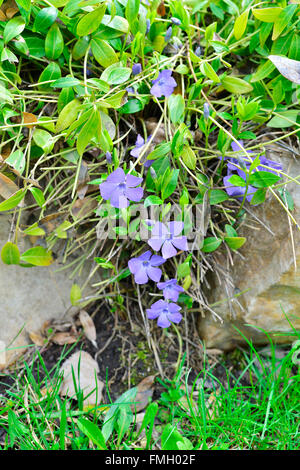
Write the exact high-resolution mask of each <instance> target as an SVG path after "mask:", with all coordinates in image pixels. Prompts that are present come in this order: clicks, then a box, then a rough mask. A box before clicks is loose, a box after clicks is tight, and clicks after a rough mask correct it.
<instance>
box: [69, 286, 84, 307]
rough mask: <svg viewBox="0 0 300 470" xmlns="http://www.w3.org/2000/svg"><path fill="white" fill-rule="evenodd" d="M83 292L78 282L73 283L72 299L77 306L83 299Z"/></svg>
mask: <svg viewBox="0 0 300 470" xmlns="http://www.w3.org/2000/svg"><path fill="white" fill-rule="evenodd" d="M81 297H82V293H81V289H80V286H79V285H78V284H73V285H72V287H71V291H70V301H71V304H72V305H74V306H76V305H77V304H78V301H79V300H80V299H81Z"/></svg>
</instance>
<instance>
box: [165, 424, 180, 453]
mask: <svg viewBox="0 0 300 470" xmlns="http://www.w3.org/2000/svg"><path fill="white" fill-rule="evenodd" d="M178 442H180V443H182V444H183V445H184V444H185V440H184V438H183V436H182V435H181V434H180V432H179V431H178V430H177V428H176V426H174V425H172V424H171V423H169V424H167V425H166V426H165V428H164V430H163V432H162V435H161V448H162V450H180V448H179V447H178Z"/></svg>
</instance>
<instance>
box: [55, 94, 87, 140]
mask: <svg viewBox="0 0 300 470" xmlns="http://www.w3.org/2000/svg"><path fill="white" fill-rule="evenodd" d="M80 107H81V103H80V101H79V100H78V99H77V98H75V100H72V101H70V103H68V104H66V105H65V106H64V108H63V109H62V111H61V112H60V113H59V116H58V120H57V123H56V133H60V132H62V131H63V130H65V129H66V128H67V127H69V126H70V125H71V124H72V122H74V121H75V119H76V118H77V116H78V113H79V110H80Z"/></svg>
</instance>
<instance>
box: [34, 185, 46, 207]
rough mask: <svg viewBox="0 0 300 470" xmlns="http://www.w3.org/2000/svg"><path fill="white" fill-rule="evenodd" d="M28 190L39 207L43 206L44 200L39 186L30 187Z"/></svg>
mask: <svg viewBox="0 0 300 470" xmlns="http://www.w3.org/2000/svg"><path fill="white" fill-rule="evenodd" d="M30 192H31V194H32V195H33V197H34V199H35V200H36V202H37V204H38V205H39V206H40V207H43V205H44V204H45V202H46V201H45V197H44V194H43V192H42V191H41V190H40V189H39V188H30Z"/></svg>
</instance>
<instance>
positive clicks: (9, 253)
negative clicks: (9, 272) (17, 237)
mask: <svg viewBox="0 0 300 470" xmlns="http://www.w3.org/2000/svg"><path fill="white" fill-rule="evenodd" d="M1 259H2V261H3V263H5V264H19V263H20V252H19V248H18V247H17V245H15V244H14V243H12V242H7V243H5V245H4V246H3V247H2V250H1Z"/></svg>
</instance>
